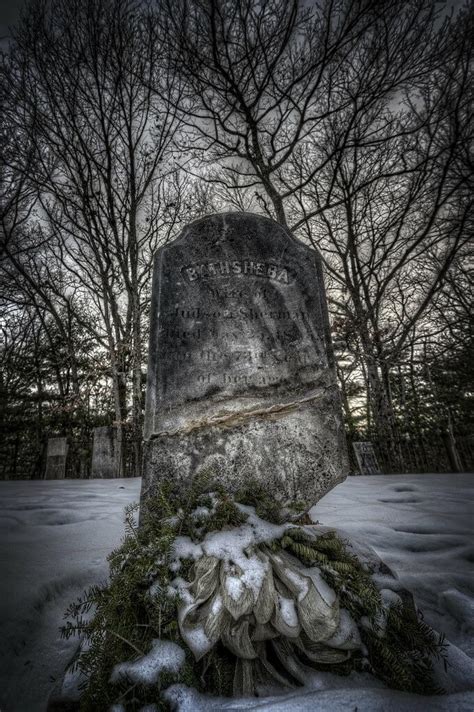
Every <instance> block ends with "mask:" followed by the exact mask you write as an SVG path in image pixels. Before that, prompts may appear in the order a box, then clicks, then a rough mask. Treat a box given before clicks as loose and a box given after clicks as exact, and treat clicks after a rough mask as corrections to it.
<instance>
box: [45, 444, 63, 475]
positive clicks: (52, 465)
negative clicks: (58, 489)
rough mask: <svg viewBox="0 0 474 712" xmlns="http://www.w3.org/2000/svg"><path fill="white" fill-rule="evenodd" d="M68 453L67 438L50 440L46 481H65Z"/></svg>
mask: <svg viewBox="0 0 474 712" xmlns="http://www.w3.org/2000/svg"><path fill="white" fill-rule="evenodd" d="M67 451H68V444H67V438H48V448H47V450H46V473H45V479H47V480H64V478H65V477H66V459H67Z"/></svg>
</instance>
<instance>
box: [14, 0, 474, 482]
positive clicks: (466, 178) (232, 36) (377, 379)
mask: <svg viewBox="0 0 474 712" xmlns="http://www.w3.org/2000/svg"><path fill="white" fill-rule="evenodd" d="M473 29H474V23H473V9H472V5H471V6H470V7H469V6H468V5H466V6H465V7H463V8H461V9H460V10H459V11H458V12H457V13H456V14H452V15H449V16H448V15H447V10H446V8H444V7H442V6H441V7H440V6H439V5H437V4H435V3H433V2H431V0H398V1H397V2H387V1H385V0H380V1H379V2H373V1H369V0H319V1H314V2H300V1H299V0H239V2H233V1H232V0H193V1H192V2H189V0H161V1H160V2H158V1H157V2H156V3H155V4H153V3H151V4H148V5H145V4H144V3H141V2H137V1H136V0H33V2H31V3H30V4H29V5H28V6H27V7H26V9H25V11H24V14H23V17H22V20H21V22H20V23H19V25H18V27H17V28H16V29H15V31H14V34H13V37H12V40H11V43H10V46H9V49H8V50H7V51H5V52H4V53H3V55H2V57H1V64H0V93H1V101H2V106H3V112H2V116H1V119H0V120H1V134H0V151H1V168H0V186H1V205H0V218H1V226H2V236H1V238H2V241H1V246H0V273H1V287H0V310H1V311H0V323H1V327H2V341H1V346H0V348H1V350H2V359H1V361H2V365H1V370H0V410H1V416H0V417H1V422H0V427H1V429H2V433H3V438H2V439H3V443H4V446H3V447H4V453H3V455H4V458H3V461H4V463H5V464H4V473H3V474H4V476H20V475H22V474H25V472H27V473H29V475H30V476H38V475H39V473H40V471H41V467H42V458H44V445H45V438H46V436H47V435H48V434H49V433H51V432H52V433H58V434H71V435H74V437H75V438H76V440H77V441H78V442H82V443H87V442H88V441H89V440H90V432H91V429H92V427H94V425H97V424H106V423H113V424H114V425H115V426H116V428H117V436H118V447H119V449H120V451H121V452H122V453H123V455H122V457H120V462H121V463H122V464H121V471H120V473H119V474H122V475H123V474H125V473H126V472H129V473H132V474H133V473H138V472H139V468H140V460H141V437H142V436H141V431H142V421H143V401H144V378H145V372H146V351H147V332H148V316H149V315H148V311H149V304H150V281H151V272H152V258H153V254H154V252H155V251H156V249H157V248H158V247H159V246H160V245H163V244H165V243H166V241H167V240H169V239H171V238H173V237H174V236H176V234H177V233H178V231H179V229H180V227H181V226H183V225H184V224H186V223H188V222H189V221H191V220H192V219H195V218H197V217H200V216H201V215H204V214H207V213H209V212H219V211H222V210H237V211H240V210H250V211H253V212H258V213H262V214H266V215H268V216H270V217H272V218H274V219H275V220H277V221H278V222H280V223H281V224H283V225H285V226H287V227H288V228H289V229H290V230H292V231H293V232H294V234H295V235H296V236H297V237H299V238H300V239H301V240H303V241H305V242H307V243H308V244H310V245H312V246H314V247H315V248H317V249H318V250H319V251H320V252H321V254H322V257H323V261H324V265H325V273H326V289H327V294H328V298H329V307H330V313H331V323H332V330H333V337H334V341H335V346H336V353H337V364H338V365H337V371H338V378H339V383H340V386H341V393H342V400H343V406H344V414H345V419H346V426H347V432H348V434H349V435H350V437H351V438H352V439H363V438H366V437H370V438H373V439H374V440H376V441H378V442H380V443H383V444H384V448H385V453H386V458H387V462H388V463H389V466H390V467H392V469H397V468H398V469H400V468H402V467H403V466H404V465H403V450H404V443H406V440H407V438H408V439H409V438H415V439H416V442H417V448H423V447H424V446H425V444H426V442H428V441H429V440H430V438H433V437H439V435H440V434H443V433H444V434H446V433H448V434H450V436H451V438H452V436H453V432H456V433H458V434H459V435H460V436H463V435H464V434H467V433H468V432H469V427H470V426H472V422H473V410H472V363H473V359H472V350H473V348H472V344H473V340H472V309H471V306H472V282H471V281H470V279H469V265H470V264H472V256H473V254H472V239H471V238H472V232H473V200H474V198H473V196H474V185H473V142H472V139H473V126H474V122H473V87H474V82H473V44H472V37H473ZM84 447H85V448H86V449H87V446H86V445H84ZM127 463H128V464H127Z"/></svg>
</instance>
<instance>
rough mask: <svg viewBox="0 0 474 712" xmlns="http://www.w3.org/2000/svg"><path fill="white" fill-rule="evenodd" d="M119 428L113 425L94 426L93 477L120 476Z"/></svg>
mask: <svg viewBox="0 0 474 712" xmlns="http://www.w3.org/2000/svg"><path fill="white" fill-rule="evenodd" d="M118 471H119V463H118V451H117V430H116V428H114V427H113V426H111V425H103V426H100V427H97V428H94V441H93V444H92V465H91V477H92V478H100V477H103V478H106V477H107V478H110V477H118V474H119V472H118Z"/></svg>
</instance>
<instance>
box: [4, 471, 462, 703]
mask: <svg viewBox="0 0 474 712" xmlns="http://www.w3.org/2000/svg"><path fill="white" fill-rule="evenodd" d="M139 494H140V480H139V479H126V480H63V481H33V482H1V483H0V507H1V517H0V521H1V525H0V526H1V545H0V546H1V548H0V566H1V570H2V576H1V577H0V589H1V590H0V607H1V629H0V640H1V641H2V642H1V646H0V709H1V710H2V712H35V711H37V712H40V711H41V710H45V708H46V704H47V699H48V696H49V694H50V692H51V690H52V688H53V687H54V685H55V683H56V682H57V681H58V680H59V679H61V676H62V674H63V671H64V667H65V665H66V664H67V662H68V660H69V659H70V657H71V655H72V654H73V652H74V649H75V646H76V645H77V642H76V641H75V640H74V639H73V640H69V641H65V640H62V639H61V637H60V634H59V626H60V625H62V623H63V612H64V610H65V608H66V607H67V605H68V604H69V603H70V602H71V601H72V600H74V599H75V598H76V597H77V596H78V595H79V594H80V593H82V591H83V590H84V589H85V588H87V587H88V586H89V585H90V584H91V583H94V582H100V581H103V580H104V579H105V578H106V577H107V562H106V557H107V554H108V553H109V552H110V551H111V550H112V549H113V548H114V547H116V546H117V545H118V544H119V543H120V540H121V537H122V536H123V531H124V530H123V516H122V515H123V509H124V507H125V506H126V505H127V504H129V503H131V502H134V501H138V499H139ZM473 500H474V476H473V475H472V474H456V475H454V474H423V475H381V476H372V477H351V478H348V479H347V480H346V481H345V482H344V483H342V484H340V485H338V486H337V487H336V488H335V489H334V490H332V491H331V492H330V493H329V494H327V495H326V496H325V497H323V499H322V500H321V501H320V502H319V503H318V504H317V505H316V506H315V507H313V509H312V510H311V516H312V518H313V520H318V521H319V522H320V523H321V524H324V525H329V526H337V527H338V529H339V530H343V531H344V532H347V536H348V538H349V537H350V538H351V539H352V540H356V541H357V539H363V540H364V542H365V543H366V544H369V545H370V546H372V547H373V548H374V549H375V551H376V552H377V554H379V555H380V557H381V558H382V559H383V560H384V562H385V563H386V564H388V565H389V566H390V567H391V569H392V570H393V571H394V572H395V574H396V575H397V576H398V578H399V579H400V582H401V584H402V585H403V586H405V587H406V588H407V589H409V590H410V591H411V592H412V593H413V594H414V596H415V600H416V603H417V605H418V606H419V607H420V609H421V610H422V611H423V614H424V617H425V620H426V622H428V623H429V624H430V625H431V626H433V628H434V629H436V630H437V631H439V632H443V633H445V634H446V638H447V640H448V641H449V648H448V662H449V666H448V669H447V673H446V672H445V671H444V668H443V665H442V663H439V664H437V666H436V674H437V680H438V681H439V683H440V685H442V687H444V689H445V691H446V694H445V695H443V696H439V697H436V698H434V697H430V698H426V697H421V696H417V695H412V694H407V693H401V692H396V691H393V690H389V689H388V688H386V687H384V686H383V684H382V683H381V682H380V681H378V680H376V679H375V678H373V677H371V676H369V675H368V674H356V673H352V674H351V675H350V676H349V677H338V676H335V675H332V674H329V673H318V672H314V673H313V674H312V675H311V676H310V677H309V678H308V680H307V684H306V685H305V686H304V687H301V688H298V689H295V690H292V691H291V692H285V693H283V694H282V695H279V696H278V695H271V696H268V697H264V698H255V699H248V700H245V701H242V700H238V699H228V700H222V699H220V700H219V699H217V700H216V699H215V698H214V699H213V698H204V697H201V696H199V695H198V694H197V693H194V692H193V691H192V690H188V689H186V688H184V687H182V686H176V687H175V688H173V690H172V693H171V695H172V698H173V700H174V701H175V703H176V708H177V709H180V710H181V711H186V712H191V711H193V712H194V710H196V711H199V710H206V712H207V711H208V710H224V709H233V710H244V709H265V710H273V711H276V710H288V709H291V710H292V711H293V710H298V711H299V710H313V711H315V712H318V711H320V712H336V711H337V710H354V709H358V710H360V712H362V711H363V712H370V711H372V710H373V711H376V710H377V711H378V710H384V711H387V712H388V711H389V710H397V711H398V710H420V711H421V710H423V711H424V710H445V711H446V712H447V711H448V710H449V711H451V710H456V711H459V710H466V711H467V710H472V709H473V708H474V663H473V660H472V658H473V656H474V647H473V643H472V632H473V628H474V616H473V612H474V580H473V577H472V562H473V560H474V545H473V537H472V534H473V518H472V504H473Z"/></svg>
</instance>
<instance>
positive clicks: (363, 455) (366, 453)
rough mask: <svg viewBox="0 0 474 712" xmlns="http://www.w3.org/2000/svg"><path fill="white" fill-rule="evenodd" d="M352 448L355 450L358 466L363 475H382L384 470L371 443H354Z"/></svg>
mask: <svg viewBox="0 0 474 712" xmlns="http://www.w3.org/2000/svg"><path fill="white" fill-rule="evenodd" d="M352 447H353V448H354V453H355V456H356V458H357V464H358V466H359V471H360V474H361V475H381V474H382V470H381V469H380V466H379V463H378V461H377V456H376V454H375V451H374V446H373V445H372V443H371V442H368V441H367V442H363V441H359V442H354V443H352Z"/></svg>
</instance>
